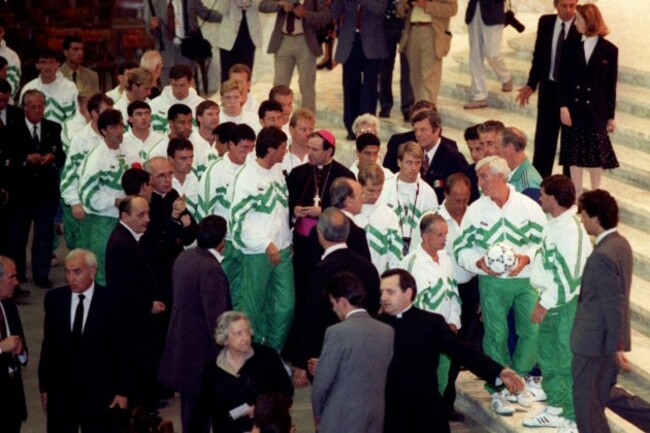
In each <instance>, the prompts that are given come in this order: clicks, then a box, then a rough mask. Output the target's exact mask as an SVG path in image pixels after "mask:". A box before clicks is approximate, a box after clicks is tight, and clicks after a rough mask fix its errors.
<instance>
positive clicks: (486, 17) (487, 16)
mask: <svg viewBox="0 0 650 433" xmlns="http://www.w3.org/2000/svg"><path fill="white" fill-rule="evenodd" d="M504 3H505V0H469V3H467V10H466V11H465V24H469V23H471V22H472V19H473V18H474V14H475V13H476V7H477V6H478V7H480V8H481V18H482V19H483V22H484V23H485V25H487V26H494V25H496V24H505V22H506V13H505V8H504Z"/></svg>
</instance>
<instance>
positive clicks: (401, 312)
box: [395, 304, 413, 319]
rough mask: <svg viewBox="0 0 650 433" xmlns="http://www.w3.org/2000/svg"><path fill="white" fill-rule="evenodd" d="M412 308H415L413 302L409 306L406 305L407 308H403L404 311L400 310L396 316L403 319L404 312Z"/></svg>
mask: <svg viewBox="0 0 650 433" xmlns="http://www.w3.org/2000/svg"><path fill="white" fill-rule="evenodd" d="M411 308H413V304H410V305H409V306H408V307H406V308H405V309H403V310H402V311H400V312H399V313H397V314H396V315H395V317H397V318H398V319H401V318H402V317H403V316H404V313H406V312H407V311H408V310H410V309H411Z"/></svg>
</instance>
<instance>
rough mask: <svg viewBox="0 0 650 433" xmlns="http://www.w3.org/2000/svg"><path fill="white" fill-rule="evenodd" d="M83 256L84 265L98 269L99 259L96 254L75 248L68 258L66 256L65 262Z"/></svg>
mask: <svg viewBox="0 0 650 433" xmlns="http://www.w3.org/2000/svg"><path fill="white" fill-rule="evenodd" d="M77 256H82V257H83V260H84V263H86V265H87V266H89V267H91V268H97V257H96V256H95V253H93V252H92V251H89V250H84V249H83V248H75V249H74V250H72V251H70V252H69V253H68V255H67V256H65V261H66V262H67V261H68V260H70V259H72V258H73V257H77Z"/></svg>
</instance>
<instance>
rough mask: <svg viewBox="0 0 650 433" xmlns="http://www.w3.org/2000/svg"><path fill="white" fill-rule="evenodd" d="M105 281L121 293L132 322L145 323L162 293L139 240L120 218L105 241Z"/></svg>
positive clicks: (134, 324)
mask: <svg viewBox="0 0 650 433" xmlns="http://www.w3.org/2000/svg"><path fill="white" fill-rule="evenodd" d="M106 282H107V286H108V288H109V289H110V290H112V291H113V292H115V293H118V294H120V295H122V297H123V302H124V306H125V313H126V315H127V317H128V319H129V320H130V321H131V325H132V326H136V327H142V326H143V324H144V322H146V321H148V319H149V318H150V317H151V308H152V306H153V301H156V300H160V299H161V296H160V293H159V289H158V284H157V283H156V280H155V278H154V276H153V275H152V273H151V271H150V268H149V265H148V263H147V260H146V259H145V256H144V253H143V250H142V248H141V246H140V243H139V242H137V241H136V240H135V238H134V237H133V235H131V233H130V232H129V230H128V229H127V228H126V227H124V226H123V225H122V224H121V223H119V222H118V223H117V225H116V226H115V229H113V233H111V236H110V237H109V238H108V243H107V245H106ZM135 331H137V332H142V329H135Z"/></svg>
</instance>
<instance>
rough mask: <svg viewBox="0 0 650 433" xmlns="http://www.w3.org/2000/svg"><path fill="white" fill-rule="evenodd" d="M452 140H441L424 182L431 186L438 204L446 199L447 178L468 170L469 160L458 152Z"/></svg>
mask: <svg viewBox="0 0 650 433" xmlns="http://www.w3.org/2000/svg"><path fill="white" fill-rule="evenodd" d="M451 141H452V140H449V139H448V138H444V137H443V138H441V140H440V144H439V145H438V146H439V147H438V150H436V153H435V155H434V156H433V160H432V161H430V162H429V169H428V170H427V172H426V173H425V174H424V181H425V182H426V183H428V184H429V185H431V187H432V188H433V190H434V191H435V192H436V196H437V197H438V203H442V201H443V200H444V199H445V184H446V183H447V178H448V177H449V176H450V175H452V174H454V173H459V172H461V173H464V172H465V170H466V169H467V160H466V159H465V157H464V156H463V154H462V153H460V152H459V151H458V148H457V147H456V143H455V142H453V144H452V143H450V142H451Z"/></svg>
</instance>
